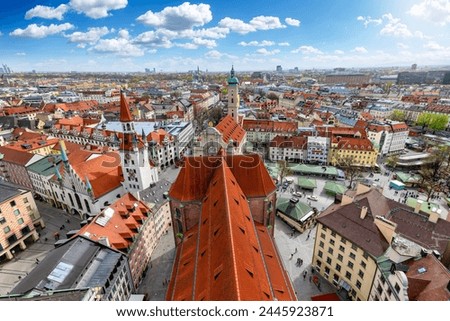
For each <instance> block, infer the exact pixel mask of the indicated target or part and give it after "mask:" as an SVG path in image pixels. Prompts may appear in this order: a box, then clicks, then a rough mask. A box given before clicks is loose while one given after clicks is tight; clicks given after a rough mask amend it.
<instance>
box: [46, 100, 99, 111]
mask: <svg viewBox="0 0 450 321" xmlns="http://www.w3.org/2000/svg"><path fill="white" fill-rule="evenodd" d="M97 107H98V101H96V100H84V101H77V102H74V103H57V104H46V105H45V106H44V108H43V111H45V112H48V113H54V112H55V111H56V110H57V109H61V110H63V111H77V112H82V111H88V110H90V109H96V108H97Z"/></svg>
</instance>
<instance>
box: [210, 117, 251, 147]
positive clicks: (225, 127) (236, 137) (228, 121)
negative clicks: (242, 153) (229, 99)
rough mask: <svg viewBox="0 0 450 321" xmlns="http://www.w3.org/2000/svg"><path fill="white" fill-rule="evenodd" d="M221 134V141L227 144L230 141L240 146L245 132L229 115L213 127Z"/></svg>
mask: <svg viewBox="0 0 450 321" xmlns="http://www.w3.org/2000/svg"><path fill="white" fill-rule="evenodd" d="M215 128H216V129H217V130H218V131H219V132H220V133H221V134H222V139H223V141H224V142H225V143H226V144H228V142H229V141H230V140H231V139H232V140H233V141H234V142H235V143H238V144H240V143H241V142H242V140H243V139H244V137H245V134H246V132H245V130H244V129H243V128H242V127H241V126H240V125H239V124H238V123H236V121H235V120H234V119H233V117H231V116H230V115H226V116H225V117H224V118H222V120H221V121H220V123H218V124H217V125H216V127H215Z"/></svg>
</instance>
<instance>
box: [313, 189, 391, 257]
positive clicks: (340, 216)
mask: <svg viewBox="0 0 450 321" xmlns="http://www.w3.org/2000/svg"><path fill="white" fill-rule="evenodd" d="M362 206H366V207H368V212H367V215H366V216H365V217H364V219H361V218H360V213H361V208H362ZM370 211H371V207H369V202H368V201H367V198H366V197H364V198H362V199H360V200H359V201H358V202H354V203H351V204H348V205H343V206H340V205H338V206H331V207H329V208H328V209H327V210H325V211H324V212H322V213H321V214H320V215H319V217H318V218H317V220H318V221H319V222H320V223H322V224H323V225H325V226H326V227H328V228H330V229H332V230H333V231H336V233H338V234H340V235H342V236H344V237H345V238H346V239H348V240H349V241H351V242H353V243H355V244H356V245H357V246H359V247H360V248H362V249H363V250H365V251H366V252H368V253H369V254H371V255H372V256H374V257H379V256H380V255H382V254H383V253H384V252H385V251H386V249H387V248H388V247H389V244H388V243H387V241H386V240H385V239H384V237H383V235H382V234H381V232H380V231H379V230H378V228H377V226H376V225H375V222H374V217H373V216H372V215H373V214H372V213H371V212H370Z"/></svg>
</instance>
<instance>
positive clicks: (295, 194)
mask: <svg viewBox="0 0 450 321" xmlns="http://www.w3.org/2000/svg"><path fill="white" fill-rule="evenodd" d="M292 196H297V197H302V196H303V194H302V193H300V192H294V193H292Z"/></svg>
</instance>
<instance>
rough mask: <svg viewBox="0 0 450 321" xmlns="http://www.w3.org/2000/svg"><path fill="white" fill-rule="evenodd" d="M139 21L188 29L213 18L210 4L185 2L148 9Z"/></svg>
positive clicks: (169, 27)
mask: <svg viewBox="0 0 450 321" xmlns="http://www.w3.org/2000/svg"><path fill="white" fill-rule="evenodd" d="M136 20H137V21H139V22H142V23H143V24H146V25H149V26H153V27H158V28H165V29H169V30H186V29H192V28H193V27H198V26H203V25H204V24H206V23H208V22H210V21H211V20H212V12H211V8H210V6H209V4H204V3H200V4H198V5H197V4H190V3H189V2H185V3H183V4H181V5H179V6H178V7H166V8H164V9H163V10H162V11H160V12H156V13H155V12H152V11H150V10H149V11H147V12H146V13H144V14H143V15H141V16H139V17H138V18H137V19H136Z"/></svg>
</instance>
